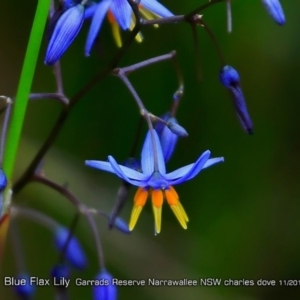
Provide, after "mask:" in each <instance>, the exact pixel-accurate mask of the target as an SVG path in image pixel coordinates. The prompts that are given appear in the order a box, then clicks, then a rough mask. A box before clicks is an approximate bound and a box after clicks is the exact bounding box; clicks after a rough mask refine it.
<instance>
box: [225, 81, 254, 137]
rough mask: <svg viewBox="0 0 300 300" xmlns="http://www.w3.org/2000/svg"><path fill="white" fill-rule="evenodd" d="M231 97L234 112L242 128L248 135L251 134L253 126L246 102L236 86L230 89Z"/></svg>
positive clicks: (240, 90)
mask: <svg viewBox="0 0 300 300" xmlns="http://www.w3.org/2000/svg"><path fill="white" fill-rule="evenodd" d="M230 91H231V95H232V97H233V104H234V108H235V111H236V113H237V115H238V117H239V120H240V122H241V124H242V126H243V128H244V129H245V130H246V131H247V132H248V133H249V134H252V133H253V124H252V121H251V117H250V115H249V113H248V109H247V105H246V101H245V98H244V94H243V91H242V89H241V88H240V87H239V86H238V87H236V88H231V89H230Z"/></svg>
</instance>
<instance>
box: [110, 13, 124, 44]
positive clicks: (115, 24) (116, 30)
mask: <svg viewBox="0 0 300 300" xmlns="http://www.w3.org/2000/svg"><path fill="white" fill-rule="evenodd" d="M107 18H108V21H109V22H110V24H111V27H112V33H113V37H114V39H115V41H116V44H117V46H118V47H119V48H121V47H122V39H121V34H120V27H119V25H118V22H117V21H116V19H115V17H114V15H113V14H112V12H111V11H110V10H109V11H108V13H107Z"/></svg>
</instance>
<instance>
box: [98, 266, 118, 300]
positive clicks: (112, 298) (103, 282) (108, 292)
mask: <svg viewBox="0 0 300 300" xmlns="http://www.w3.org/2000/svg"><path fill="white" fill-rule="evenodd" d="M95 279H96V280H97V281H99V285H98V284H95V285H94V288H93V299H94V300H116V299H117V287H116V285H113V283H112V279H113V277H112V275H111V274H110V273H108V272H107V271H106V270H105V269H102V270H101V272H100V273H99V274H97V276H96V278H95Z"/></svg>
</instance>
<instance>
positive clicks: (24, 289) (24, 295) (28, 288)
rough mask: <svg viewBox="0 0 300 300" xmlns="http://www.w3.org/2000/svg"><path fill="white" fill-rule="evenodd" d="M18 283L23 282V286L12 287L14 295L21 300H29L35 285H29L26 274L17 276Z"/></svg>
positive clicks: (28, 278)
mask: <svg viewBox="0 0 300 300" xmlns="http://www.w3.org/2000/svg"><path fill="white" fill-rule="evenodd" d="M15 280H16V281H17V282H18V283H19V282H21V280H22V282H24V283H25V284H24V285H23V284H16V285H15V286H14V290H15V292H16V294H17V295H18V296H19V297H20V298H21V299H22V300H29V299H31V297H32V295H33V294H34V292H35V285H33V284H31V283H30V277H29V275H28V274H27V273H21V274H19V275H18V276H17V277H16V279H15Z"/></svg>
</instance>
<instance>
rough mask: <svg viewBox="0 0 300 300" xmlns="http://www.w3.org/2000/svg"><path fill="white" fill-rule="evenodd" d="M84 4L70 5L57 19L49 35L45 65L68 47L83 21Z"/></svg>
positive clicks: (55, 59)
mask: <svg viewBox="0 0 300 300" xmlns="http://www.w3.org/2000/svg"><path fill="white" fill-rule="evenodd" d="M84 10H85V8H84V6H83V5H81V4H78V5H75V6H71V7H70V8H69V9H67V10H66V11H65V12H64V13H63V14H62V15H61V16H60V18H59V19H58V21H57V22H56V24H55V27H54V30H53V33H52V35H51V38H50V41H49V44H48V47H47V52H46V58H45V64H46V65H53V64H54V63H56V62H57V61H58V60H59V59H60V58H61V56H62V55H63V54H64V53H65V52H66V51H67V49H68V48H69V47H70V45H71V44H72V42H73V41H74V39H75V38H76V36H77V35H78V33H79V31H80V29H81V27H82V24H83V21H84Z"/></svg>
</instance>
